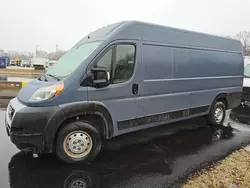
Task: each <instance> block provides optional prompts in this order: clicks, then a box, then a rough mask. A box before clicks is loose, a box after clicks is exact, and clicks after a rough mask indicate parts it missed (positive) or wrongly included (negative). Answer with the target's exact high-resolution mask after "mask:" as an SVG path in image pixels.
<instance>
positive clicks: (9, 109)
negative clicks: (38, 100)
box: [8, 105, 15, 120]
mask: <svg viewBox="0 0 250 188" xmlns="http://www.w3.org/2000/svg"><path fill="white" fill-rule="evenodd" d="M14 113H15V109H14V108H13V107H12V106H11V105H9V108H8V116H9V118H10V120H12V118H13V116H14Z"/></svg>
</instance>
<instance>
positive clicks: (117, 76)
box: [113, 44, 135, 84]
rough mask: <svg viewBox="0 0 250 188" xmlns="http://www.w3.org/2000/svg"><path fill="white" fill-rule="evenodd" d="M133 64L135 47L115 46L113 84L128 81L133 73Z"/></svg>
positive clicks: (130, 45)
mask: <svg viewBox="0 0 250 188" xmlns="http://www.w3.org/2000/svg"><path fill="white" fill-rule="evenodd" d="M134 64H135V46H134V45H132V44H118V45H116V55H115V61H114V65H113V70H114V73H113V75H114V77H113V83H114V84H116V83H122V82H125V81H127V80H129V79H130V78H131V76H132V75H133V72H134Z"/></svg>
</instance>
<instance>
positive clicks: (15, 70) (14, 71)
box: [0, 68, 44, 76]
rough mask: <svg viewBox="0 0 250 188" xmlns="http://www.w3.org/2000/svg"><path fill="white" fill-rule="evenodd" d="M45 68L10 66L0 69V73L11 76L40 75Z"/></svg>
mask: <svg viewBox="0 0 250 188" xmlns="http://www.w3.org/2000/svg"><path fill="white" fill-rule="evenodd" d="M43 73H44V71H43V70H34V69H21V68H10V69H0V75H9V76H14V75H15V76H39V75H41V74H43Z"/></svg>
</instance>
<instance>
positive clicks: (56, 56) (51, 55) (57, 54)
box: [48, 50, 65, 60]
mask: <svg viewBox="0 0 250 188" xmlns="http://www.w3.org/2000/svg"><path fill="white" fill-rule="evenodd" d="M64 54H65V51H62V50H58V51H57V52H52V53H49V54H48V59H50V60H58V59H60V57H62V56H63V55H64Z"/></svg>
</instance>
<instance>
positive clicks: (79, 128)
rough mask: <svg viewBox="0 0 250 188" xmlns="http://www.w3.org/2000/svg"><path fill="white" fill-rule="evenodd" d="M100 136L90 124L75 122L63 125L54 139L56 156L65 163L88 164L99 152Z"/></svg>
mask: <svg viewBox="0 0 250 188" xmlns="http://www.w3.org/2000/svg"><path fill="white" fill-rule="evenodd" d="M101 145H102V141H101V136H100V134H99V132H98V131H97V129H96V128H95V127H94V126H92V125H91V124H90V123H87V122H82V121H75V122H71V123H69V124H67V125H65V126H64V127H63V128H62V129H61V130H60V132H59V134H58V137H57V139H56V155H57V157H58V158H59V159H60V160H61V161H63V162H66V163H89V162H90V161H91V160H93V159H94V158H95V157H96V156H97V155H98V153H99V152H100V150H101Z"/></svg>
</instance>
